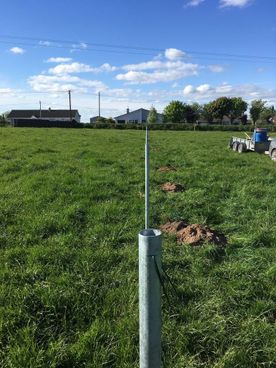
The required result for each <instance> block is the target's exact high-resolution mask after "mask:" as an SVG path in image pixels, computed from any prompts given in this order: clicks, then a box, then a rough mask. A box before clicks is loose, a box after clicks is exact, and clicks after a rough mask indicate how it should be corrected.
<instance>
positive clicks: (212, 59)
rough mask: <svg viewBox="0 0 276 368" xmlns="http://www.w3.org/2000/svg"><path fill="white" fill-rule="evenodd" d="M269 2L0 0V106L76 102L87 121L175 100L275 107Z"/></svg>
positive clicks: (274, 36) (275, 8) (273, 9)
mask: <svg viewBox="0 0 276 368" xmlns="http://www.w3.org/2000/svg"><path fill="white" fill-rule="evenodd" d="M275 14H276V1H275V0H139V1H138V0H128V1H126V0H98V1H94V0H78V1H75V0H63V1H62V0H60V1H57V0H55V1H54V0H47V1H42V0H36V1H35V0H24V1H22V0H10V1H6V0H3V1H2V2H1V31H0V111H6V110H10V109H12V108H26V109H28V108H38V106H39V105H38V103H39V100H41V101H42V106H43V107H44V108H48V107H49V106H51V107H52V108H66V107H67V94H66V91H67V90H68V89H71V90H72V101H73V107H74V108H78V109H79V110H80V113H81V115H82V117H83V120H84V121H85V120H87V119H88V118H89V117H90V116H94V115H97V92H98V91H101V93H102V114H103V115H104V116H107V117H108V116H116V115H119V114H121V113H123V112H124V111H125V109H126V108H127V107H129V108H130V109H131V110H132V109H136V108H139V107H145V108H149V107H150V106H151V105H154V106H155V107H156V108H157V109H158V111H160V112H161V111H162V109H163V108H164V106H165V105H166V104H167V103H168V102H169V101H171V100H172V99H179V100H182V101H184V102H194V101H197V102H200V103H205V102H207V101H209V100H212V99H214V98H217V97H219V96H241V97H243V98H244V99H246V100H247V101H250V100H252V99H256V98H263V99H265V100H267V101H268V103H270V104H272V103H273V104H276V86H275V81H276V76H275V64H276V42H275V41H276V21H275V20H276V17H275Z"/></svg>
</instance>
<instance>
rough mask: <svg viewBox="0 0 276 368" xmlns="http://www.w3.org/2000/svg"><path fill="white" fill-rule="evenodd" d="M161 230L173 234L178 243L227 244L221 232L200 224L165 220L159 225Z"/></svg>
mask: <svg viewBox="0 0 276 368" xmlns="http://www.w3.org/2000/svg"><path fill="white" fill-rule="evenodd" d="M161 230H162V231H164V232H166V233H170V234H175V235H176V237H177V241H178V243H180V244H189V245H195V246H196V245H202V244H203V243H213V244H216V245H220V246H224V245H226V244H227V239H226V237H225V236H224V235H223V234H219V233H218V232H217V231H215V230H211V229H210V228H209V227H208V226H203V225H200V224H192V225H187V224H185V222H184V221H174V222H167V223H166V224H165V225H162V226H161Z"/></svg>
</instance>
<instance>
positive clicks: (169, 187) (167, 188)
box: [161, 183, 184, 193]
mask: <svg viewBox="0 0 276 368" xmlns="http://www.w3.org/2000/svg"><path fill="white" fill-rule="evenodd" d="M161 189H162V190H163V191H164V192H173V193H177V192H184V187H183V185H181V184H175V183H164V184H162V185H161Z"/></svg>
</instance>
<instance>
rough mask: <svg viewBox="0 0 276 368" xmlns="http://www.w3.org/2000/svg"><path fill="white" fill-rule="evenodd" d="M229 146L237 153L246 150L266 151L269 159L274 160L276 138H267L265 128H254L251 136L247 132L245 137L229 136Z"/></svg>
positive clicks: (275, 159)
mask: <svg viewBox="0 0 276 368" xmlns="http://www.w3.org/2000/svg"><path fill="white" fill-rule="evenodd" d="M245 134H246V133H245ZM229 147H230V148H232V149H233V151H237V152H239V153H243V152H247V151H254V152H258V153H267V154H269V156H270V158H271V160H273V161H276V139H271V138H269V136H268V131H267V129H265V128H256V129H255V130H254V132H253V134H252V137H250V136H249V135H248V134H246V138H238V137H231V139H230V142H229Z"/></svg>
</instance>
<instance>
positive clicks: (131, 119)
mask: <svg viewBox="0 0 276 368" xmlns="http://www.w3.org/2000/svg"><path fill="white" fill-rule="evenodd" d="M149 112H150V111H149V110H146V109H138V110H134V111H129V109H127V111H126V114H123V115H119V116H116V117H115V118H114V120H115V121H116V123H118V124H120V123H121V124H124V123H133V124H135V123H138V124H141V123H146V121H147V118H148V115H149ZM162 121H163V115H162V114H158V113H157V123H162Z"/></svg>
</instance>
